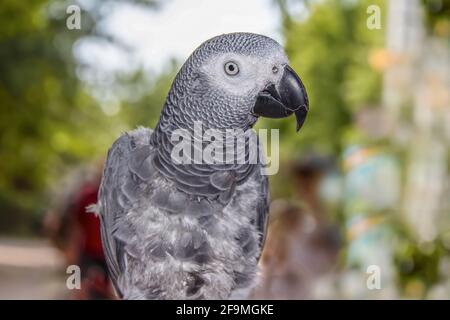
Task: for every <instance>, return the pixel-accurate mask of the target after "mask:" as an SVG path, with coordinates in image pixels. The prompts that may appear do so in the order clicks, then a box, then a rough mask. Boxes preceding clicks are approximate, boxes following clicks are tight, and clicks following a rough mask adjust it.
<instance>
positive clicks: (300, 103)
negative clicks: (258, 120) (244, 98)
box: [252, 65, 309, 131]
mask: <svg viewBox="0 0 450 320" xmlns="http://www.w3.org/2000/svg"><path fill="white" fill-rule="evenodd" d="M308 109H309V106H308V95H307V94H306V89H305V86H304V85H303V83H302V81H301V80H300V77H299V76H298V75H297V74H296V73H295V71H294V70H292V68H291V67H290V66H288V65H286V66H285V68H284V71H283V76H282V78H281V80H280V81H279V83H278V84H277V85H274V84H270V85H268V86H267V87H266V88H265V89H264V90H263V91H261V92H260V93H259V94H258V97H257V99H256V103H255V105H254V106H253V108H252V113H253V114H254V115H256V116H262V117H267V118H285V117H288V116H290V115H291V114H293V113H294V114H295V118H296V120H297V131H298V130H300V128H301V127H302V125H303V123H304V122H305V119H306V114H307V113H308Z"/></svg>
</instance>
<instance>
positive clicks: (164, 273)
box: [99, 33, 287, 299]
mask: <svg viewBox="0 0 450 320" xmlns="http://www.w3.org/2000/svg"><path fill="white" fill-rule="evenodd" d="M229 54H236V55H240V56H241V57H250V58H252V59H256V60H260V61H266V60H270V59H272V60H274V61H276V62H277V63H278V62H279V63H285V61H287V59H286V58H285V55H284V53H283V50H282V48H281V47H280V46H279V45H278V44H277V43H276V42H275V41H274V40H272V39H270V38H267V37H264V36H260V35H254V34H246V33H236V34H229V35H222V36H219V37H216V38H213V39H211V40H208V41H207V42H205V43H204V44H202V45H201V46H200V47H199V48H198V49H197V50H195V51H194V53H193V54H192V55H191V57H189V59H188V60H187V61H186V63H185V64H184V65H183V67H182V68H181V70H180V72H179V73H178V74H177V76H176V78H175V80H174V82H173V84H172V87H171V89H170V92H169V94H168V96H167V99H166V103H165V105H164V107H163V110H162V113H161V117H160V120H159V123H158V125H157V126H156V128H155V130H154V131H151V130H148V129H142V128H140V129H137V130H134V131H132V132H129V133H126V134H123V135H122V136H121V137H120V138H119V139H118V140H117V141H116V142H115V143H114V144H113V146H112V147H111V149H110V150H109V152H108V158H107V161H106V163H105V168H104V173H103V179H102V184H101V188H100V192H99V211H100V218H101V233H102V242H103V247H104V251H105V255H106V262H107V265H108V268H109V271H110V275H111V279H112V281H113V284H114V287H115V288H116V291H117V293H118V295H119V296H120V297H122V298H125V299H224V298H229V297H230V296H233V295H234V293H235V292H237V291H240V290H242V289H245V290H247V289H249V288H251V287H252V286H253V285H254V283H255V279H256V273H257V262H258V259H259V257H260V254H261V251H262V248H263V245H264V239H265V234H266V227H267V220H268V219H267V215H268V201H269V200H268V197H269V195H268V180H267V177H266V176H264V175H263V174H262V169H263V167H262V165H260V164H254V163H249V162H248V161H247V162H245V163H233V164H206V163H202V164H189V165H183V164H176V163H174V162H173V161H171V157H170V155H171V152H172V150H173V148H174V143H173V142H172V141H171V140H170V136H171V133H172V132H173V131H174V130H176V129H180V128H182V129H186V130H188V132H190V133H192V132H193V128H194V121H202V122H203V123H204V125H205V128H204V129H208V128H214V129H219V130H226V129H237V128H239V129H242V130H243V131H245V132H246V133H245V134H246V137H245V139H244V141H245V147H246V148H244V149H242V148H241V149H239V154H240V155H244V156H245V159H247V160H248V159H249V157H250V154H249V150H250V147H251V143H253V142H256V143H257V147H258V152H259V153H260V152H261V148H260V145H259V142H258V140H257V139H256V138H255V134H254V133H252V132H250V133H249V132H248V131H247V130H248V129H250V128H251V127H252V126H253V124H254V123H255V121H256V118H255V117H254V116H251V115H250V114H249V110H250V107H251V105H252V103H254V92H253V91H252V90H253V89H251V90H250V89H249V91H247V92H245V93H241V94H239V93H238V92H236V93H233V92H231V93H230V91H226V90H225V89H223V88H222V87H221V84H220V83H219V84H215V83H214V81H216V80H215V78H211V76H210V75H209V73H211V72H213V71H211V70H212V69H211V68H214V65H215V62H214V59H218V58H220V57H221V56H223V55H229ZM270 70H271V69H270ZM270 72H271V71H270ZM271 76H272V75H271ZM261 77H263V76H261ZM256 80H258V79H256ZM263 80H264V79H262V80H258V81H259V82H258V83H257V84H255V85H260V86H263V85H264V83H263ZM224 90H225V91H224ZM224 132H225V131H224ZM252 141H253V142H252ZM241 147H242V146H241ZM244 151H245V152H244ZM222 155H225V153H224V154H222Z"/></svg>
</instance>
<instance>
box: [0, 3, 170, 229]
mask: <svg viewBox="0 0 450 320" xmlns="http://www.w3.org/2000/svg"><path fill="white" fill-rule="evenodd" d="M117 2H119V1H92V2H91V3H90V5H89V8H88V9H85V8H83V6H81V7H82V8H83V10H82V15H81V21H82V28H81V29H80V30H76V29H75V30H68V28H67V27H66V18H67V17H68V16H69V14H67V13H66V8H67V7H68V6H69V5H70V4H74V3H76V2H73V1H49V0H37V1H32V2H21V1H13V0H4V1H2V2H1V3H0V115H1V116H0V163H1V165H0V212H1V214H0V228H1V229H4V230H8V229H15V230H16V231H17V228H16V227H17V226H19V227H20V226H21V225H23V226H24V227H25V226H26V225H27V223H26V221H29V220H30V219H29V218H27V217H31V218H32V217H33V216H32V215H31V216H30V215H29V213H34V217H37V215H36V214H37V213H40V212H42V209H43V208H44V207H45V206H46V205H47V204H48V203H47V201H45V199H46V198H45V195H46V191H47V190H48V187H49V186H51V185H54V184H55V182H56V181H57V179H58V178H59V177H60V176H61V175H62V174H64V173H65V172H66V171H67V169H68V168H70V167H71V166H73V165H75V164H78V163H80V162H82V161H89V160H92V159H95V158H96V157H98V156H99V155H102V156H103V155H104V154H105V153H106V149H107V147H109V146H110V145H111V143H112V141H113V139H114V138H115V137H117V135H118V134H119V132H120V131H123V130H125V129H127V128H129V127H131V126H135V125H136V124H137V123H138V122H140V121H139V120H140V119H143V118H144V117H140V116H137V114H138V113H140V114H141V115H142V114H143V113H144V112H146V111H145V110H146V105H147V104H154V103H155V104H156V103H158V104H159V105H162V104H161V99H163V98H162V97H163V96H165V94H166V92H167V89H166V88H167V87H168V85H167V83H166V82H158V81H156V82H152V83H149V82H145V84H148V85H149V86H152V85H153V83H157V85H156V86H155V87H154V88H153V89H151V87H149V88H148V91H143V92H145V94H143V95H141V96H135V97H134V102H133V103H129V102H127V101H123V105H124V107H127V106H130V109H131V106H133V110H134V111H135V112H132V113H131V114H132V116H130V117H128V118H122V117H121V116H122V115H123V113H118V114H115V115H108V114H107V113H106V112H104V108H102V105H101V104H100V102H99V101H98V100H96V99H94V98H93V96H92V95H90V94H89V90H87V88H86V84H84V83H83V82H82V81H81V80H80V79H79V78H78V77H77V68H78V64H77V60H76V59H75V57H74V55H73V52H72V48H73V45H74V43H75V42H76V41H77V40H79V39H82V38H83V37H87V36H90V37H94V39H97V40H99V39H102V40H104V41H109V42H112V41H113V40H112V39H109V38H108V36H107V35H106V34H102V33H101V32H100V31H99V29H98V28H96V25H97V24H98V23H99V22H100V21H101V20H102V19H103V16H104V14H105V13H106V12H108V8H110V7H111V6H113V5H114V4H116V3H117ZM122 2H128V3H135V4H139V5H145V6H146V8H155V7H156V5H157V4H158V3H159V2H156V1H154V0H149V1H122ZM115 45H120V44H115ZM170 72H172V71H171V70H170ZM136 74H138V72H136ZM163 77H164V76H163ZM139 81H141V79H140V78H139V77H134V78H133V77H132V78H130V79H128V81H127V82H124V81H123V80H122V79H120V78H117V79H114V82H117V83H119V84H120V86H122V87H131V86H133V85H135V83H136V82H139ZM119 103H122V102H119ZM149 116H150V117H149V118H150V119H151V117H154V115H151V114H150V115H149ZM145 119H146V118H145ZM27 219H28V220H27ZM0 231H2V230H0Z"/></svg>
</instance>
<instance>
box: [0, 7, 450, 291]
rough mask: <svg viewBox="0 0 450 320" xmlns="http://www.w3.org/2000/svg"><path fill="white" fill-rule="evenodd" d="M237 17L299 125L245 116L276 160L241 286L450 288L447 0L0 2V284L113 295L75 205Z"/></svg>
mask: <svg viewBox="0 0 450 320" xmlns="http://www.w3.org/2000/svg"><path fill="white" fill-rule="evenodd" d="M70 5H77V6H79V8H80V9H81V11H80V12H81V29H73V30H70V29H69V28H68V27H67V25H66V21H67V18H68V17H69V16H70V15H71V13H73V11H70V13H68V12H67V8H68V7H69V6H70ZM374 5H375V6H376V9H377V8H379V9H380V21H381V24H380V28H375V29H373V28H370V21H369V25H368V19H369V20H370V17H371V16H372V15H373V13H374V11H372V10H373V8H374V7H373V6H374ZM370 6H372V7H370ZM376 9H375V10H376ZM233 31H248V32H256V33H262V34H265V35H268V36H271V37H273V38H275V39H276V40H278V41H279V42H280V43H282V44H283V45H284V46H285V48H286V51H287V53H288V55H289V58H290V61H291V65H292V66H293V68H294V69H295V70H297V71H298V73H299V74H300V75H301V77H302V79H303V82H304V83H305V85H306V87H307V89H308V92H309V98H310V107H311V109H310V112H309V115H308V119H307V121H306V123H305V125H304V127H303V129H302V131H301V132H300V134H295V130H294V129H295V128H294V127H295V126H294V124H293V122H292V121H290V120H292V119H287V120H279V121H278V120H277V121H274V120H270V121H267V120H262V121H260V123H259V124H258V127H260V128H280V129H281V132H280V142H281V150H280V162H281V165H280V168H281V170H280V172H279V174H277V175H276V176H272V177H271V194H272V204H271V218H270V229H269V234H268V238H267V242H266V248H265V251H264V254H263V256H262V259H261V270H262V271H261V277H262V281H261V285H260V286H259V287H258V288H257V289H256V290H255V291H254V292H253V294H252V298H263V299H265V298H272V299H289V298H291V299H304V298H308V299H321V298H327V299H329V298H331V299H334V298H336V299H367V298H374V299H399V298H406V299H410V298H412V299H449V298H450V183H449V182H450V180H449V176H450V175H449V174H450V172H449V170H450V157H449V156H450V153H449V150H450V149H449V145H450V93H449V92H450V1H449V0H422V1H420V0H392V1H387V0H360V1H357V0H341V1H339V0H311V1H306V0H305V1H301V0H249V1H238V0H230V1H205V0H194V1H182V0H169V1H162V0H147V1H145V0H134V1H133V0H129V1H126V0H116V1H115V0H106V1H101V0H78V1H64V0H35V1H15V0H2V1H1V3H0V299H14V298H19V299H31V298H41V299H94V298H104V299H106V298H112V295H111V291H110V287H109V286H108V281H107V279H106V278H105V276H104V262H103V257H102V252H101V249H100V246H99V241H98V230H97V228H98V221H97V220H96V218H95V216H93V215H92V214H88V213H85V209H84V208H85V207H86V206H87V205H88V204H90V203H92V202H95V200H96V192H97V188H98V182H99V175H100V172H101V168H102V164H103V161H104V157H105V155H106V152H107V149H108V147H109V146H111V144H112V142H113V141H114V140H115V139H116V138H117V137H118V135H119V134H120V133H121V132H123V131H126V130H130V129H132V128H135V127H136V126H138V125H144V126H150V127H154V125H155V124H156V122H157V120H158V117H159V113H160V110H161V107H162V104H163V102H164V100H165V96H166V94H167V92H168V89H169V86H170V84H171V81H172V79H173V77H174V75H175V74H176V72H177V70H178V68H179V67H180V65H181V64H182V62H183V61H184V59H186V58H187V56H188V55H189V54H190V52H192V51H193V50H194V49H195V48H196V47H197V46H198V45H199V44H200V43H201V42H203V41H204V40H206V39H208V38H210V37H212V36H215V35H217V34H220V33H226V32H233ZM72 264H75V265H79V266H81V273H82V287H81V289H80V290H69V289H68V288H67V286H66V280H67V277H68V276H69V274H67V273H66V271H67V269H66V267H67V266H68V265H72ZM374 268H375V269H374ZM378 271H379V275H380V282H379V284H380V288H379V289H377V288H374V286H375V287H376V285H377V282H376V280H373V278H371V276H373V275H374V274H376V273H378ZM374 281H375V282H374Z"/></svg>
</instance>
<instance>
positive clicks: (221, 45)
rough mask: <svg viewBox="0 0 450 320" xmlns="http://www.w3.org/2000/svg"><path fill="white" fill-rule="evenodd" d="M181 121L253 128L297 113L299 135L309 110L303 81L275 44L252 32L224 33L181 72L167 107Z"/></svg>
mask: <svg viewBox="0 0 450 320" xmlns="http://www.w3.org/2000/svg"><path fill="white" fill-rule="evenodd" d="M171 101H172V104H173V105H176V106H177V109H178V112H174V113H177V115H176V117H177V119H178V120H179V121H181V122H190V121H203V122H204V123H206V124H207V125H208V126H209V127H211V128H244V129H246V128H248V127H251V126H253V124H254V123H255V122H256V120H257V119H258V117H260V116H261V117H268V118H284V117H288V116H290V115H292V114H294V115H295V117H296V121H297V131H298V130H299V129H300V128H301V126H302V125H303V122H304V121H305V118H306V114H307V112H308V96H307V93H306V90H305V87H304V85H303V83H302V81H301V80H300V77H299V76H298V75H297V74H296V73H295V71H294V70H293V69H292V68H291V67H290V66H289V65H288V59H287V57H286V54H285V53H284V50H283V48H282V46H281V45H280V44H278V43H277V42H276V41H275V40H273V39H271V38H269V37H266V36H262V35H258V34H252V33H230V34H223V35H220V36H217V37H214V38H212V39H210V40H207V41H206V42H204V43H203V44H201V45H200V46H199V47H198V48H197V49H196V50H195V51H194V52H193V53H192V55H191V56H190V57H189V58H188V60H187V61H186V62H185V64H184V65H183V66H182V68H181V70H180V72H179V73H178V74H177V77H176V78H175V81H174V83H173V85H172V88H171V91H170V92H169V98H168V103H169V104H170V103H171Z"/></svg>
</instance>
